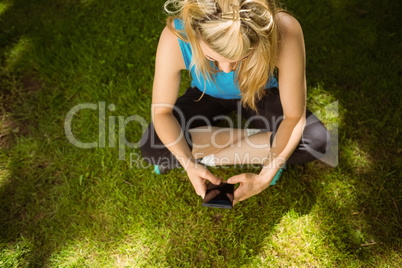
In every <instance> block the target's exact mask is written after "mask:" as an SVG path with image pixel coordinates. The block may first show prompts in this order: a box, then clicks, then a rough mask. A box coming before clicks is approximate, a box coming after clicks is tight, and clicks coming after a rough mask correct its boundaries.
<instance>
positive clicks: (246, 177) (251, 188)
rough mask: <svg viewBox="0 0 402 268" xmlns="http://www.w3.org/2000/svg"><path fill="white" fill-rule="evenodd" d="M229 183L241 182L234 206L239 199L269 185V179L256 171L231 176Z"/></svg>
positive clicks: (256, 192)
mask: <svg viewBox="0 0 402 268" xmlns="http://www.w3.org/2000/svg"><path fill="white" fill-rule="evenodd" d="M227 183H230V184H236V183H240V186H239V187H238V188H237V189H236V190H235V192H234V199H233V206H234V205H235V204H236V203H237V202H239V201H243V200H245V199H247V198H249V197H251V196H253V195H256V194H259V193H261V192H262V191H263V190H264V189H266V188H267V187H268V186H269V181H267V180H266V178H264V177H263V176H261V175H257V174H254V173H243V174H240V175H236V176H233V177H230V178H229V179H228V180H227Z"/></svg>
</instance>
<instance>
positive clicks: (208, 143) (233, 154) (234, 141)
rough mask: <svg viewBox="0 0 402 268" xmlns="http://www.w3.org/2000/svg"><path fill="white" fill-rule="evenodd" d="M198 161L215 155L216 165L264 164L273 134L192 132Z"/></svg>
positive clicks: (204, 129) (222, 130)
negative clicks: (249, 134)
mask: <svg viewBox="0 0 402 268" xmlns="http://www.w3.org/2000/svg"><path fill="white" fill-rule="evenodd" d="M189 132H190V134H191V138H192V140H193V150H192V154H193V156H194V158H196V159H198V158H203V157H205V156H209V155H214V162H215V165H235V164H263V163H264V162H265V160H266V158H267V156H268V153H269V151H270V149H271V148H270V144H269V140H270V137H271V134H272V132H259V133H256V134H254V135H251V136H248V134H247V130H246V129H237V128H220V127H214V126H202V127H197V128H193V129H190V130H189Z"/></svg>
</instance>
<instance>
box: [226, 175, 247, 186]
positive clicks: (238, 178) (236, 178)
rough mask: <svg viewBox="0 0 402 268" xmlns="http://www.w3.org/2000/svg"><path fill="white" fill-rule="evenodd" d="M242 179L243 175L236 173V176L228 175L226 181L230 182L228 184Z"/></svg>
mask: <svg viewBox="0 0 402 268" xmlns="http://www.w3.org/2000/svg"><path fill="white" fill-rule="evenodd" d="M243 180H244V179H243V176H241V175H236V176H233V177H230V178H229V179H228V180H227V181H226V182H227V183H230V184H236V183H240V182H243Z"/></svg>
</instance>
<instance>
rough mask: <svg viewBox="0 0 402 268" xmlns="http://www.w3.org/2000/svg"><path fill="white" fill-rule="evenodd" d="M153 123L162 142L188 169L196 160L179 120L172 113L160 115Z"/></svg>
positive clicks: (155, 116) (157, 115)
mask: <svg viewBox="0 0 402 268" xmlns="http://www.w3.org/2000/svg"><path fill="white" fill-rule="evenodd" d="M153 123H154V126H155V131H156V133H157V134H158V137H159V138H160V140H161V141H162V142H163V144H164V145H165V146H166V148H168V149H169V150H170V152H171V153H172V154H173V155H174V156H175V157H176V158H177V160H178V161H179V162H180V164H181V165H182V166H183V167H184V168H185V169H186V167H187V166H188V164H189V163H190V162H193V161H194V159H193V155H192V153H191V150H190V148H189V146H188V144H187V142H186V139H185V137H184V134H183V131H182V129H181V127H180V125H179V122H178V121H177V119H176V118H175V117H174V116H173V114H171V113H159V114H155V115H154V121H153Z"/></svg>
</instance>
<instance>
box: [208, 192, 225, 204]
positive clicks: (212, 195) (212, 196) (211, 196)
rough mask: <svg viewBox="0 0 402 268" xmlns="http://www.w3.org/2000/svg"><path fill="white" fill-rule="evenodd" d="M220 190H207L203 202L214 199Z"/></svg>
mask: <svg viewBox="0 0 402 268" xmlns="http://www.w3.org/2000/svg"><path fill="white" fill-rule="evenodd" d="M220 192H221V191H219V190H212V191H209V192H208V193H207V194H206V195H205V198H204V203H207V202H209V201H210V200H212V199H214V198H215V197H216V196H217V195H219V193H220Z"/></svg>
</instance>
